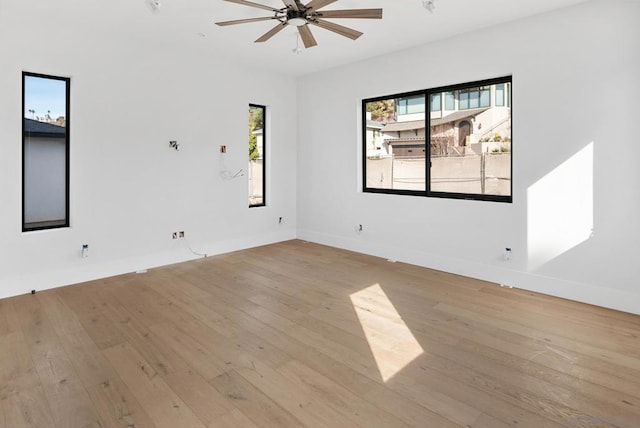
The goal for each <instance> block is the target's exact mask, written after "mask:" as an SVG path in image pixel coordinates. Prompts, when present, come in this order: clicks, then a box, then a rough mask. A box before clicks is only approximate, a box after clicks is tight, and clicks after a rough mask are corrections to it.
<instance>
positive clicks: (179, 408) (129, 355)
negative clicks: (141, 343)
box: [102, 342, 204, 428]
mask: <svg viewBox="0 0 640 428" xmlns="http://www.w3.org/2000/svg"><path fill="white" fill-rule="evenodd" d="M102 352H103V353H104V354H105V356H106V357H107V359H108V360H109V361H110V362H111V365H112V366H113V367H114V369H115V370H116V371H117V372H118V374H119V376H120V378H121V379H122V380H123V382H124V383H125V385H126V386H127V388H128V389H129V390H130V391H131V393H132V394H133V396H134V397H135V398H136V400H138V403H140V405H141V406H142V408H143V409H144V410H145V412H146V413H147V414H148V415H149V417H150V418H151V419H152V420H153V422H154V423H155V424H156V426H157V427H167V428H173V427H178V426H188V427H193V428H199V427H200V428H201V427H204V424H203V423H202V422H201V421H200V420H199V419H198V418H197V417H196V416H195V415H194V413H193V412H192V411H191V409H189V407H188V406H187V405H186V404H185V403H184V401H182V400H181V399H180V397H178V395H177V394H176V393H175V392H174V391H173V390H172V389H171V388H170V387H169V386H168V385H167V383H166V382H165V381H164V380H163V379H162V378H161V377H160V376H158V373H157V372H156V371H155V370H154V369H153V367H152V366H151V365H150V364H149V363H148V362H147V361H145V360H144V359H143V358H142V356H141V355H140V354H139V353H138V352H137V351H136V350H135V349H134V348H133V347H132V346H131V345H129V344H128V343H126V342H125V343H122V344H120V345H116V346H113V347H111V348H107V349H104V350H103V351H102Z"/></svg>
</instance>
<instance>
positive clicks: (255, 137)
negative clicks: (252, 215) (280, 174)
mask: <svg viewBox="0 0 640 428" xmlns="http://www.w3.org/2000/svg"><path fill="white" fill-rule="evenodd" d="M265 110H266V107H264V106H260V105H255V104H249V174H248V175H249V207H262V206H264V205H265V203H266V200H265V182H266V179H265V177H266V171H265V169H266V164H265V147H266V141H267V140H266V126H265V117H266V115H265Z"/></svg>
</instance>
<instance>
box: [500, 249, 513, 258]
mask: <svg viewBox="0 0 640 428" xmlns="http://www.w3.org/2000/svg"><path fill="white" fill-rule="evenodd" d="M502 258H503V259H504V261H507V260H511V248H510V247H507V248H505V249H504V253H503V254H502Z"/></svg>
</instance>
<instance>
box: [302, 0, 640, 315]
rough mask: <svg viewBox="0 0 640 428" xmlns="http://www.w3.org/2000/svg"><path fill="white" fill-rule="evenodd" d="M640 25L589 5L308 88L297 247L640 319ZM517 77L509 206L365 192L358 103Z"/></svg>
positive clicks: (627, 8)
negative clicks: (303, 244) (371, 258)
mask: <svg viewBox="0 0 640 428" xmlns="http://www.w3.org/2000/svg"><path fill="white" fill-rule="evenodd" d="M639 17H640V3H638V2H629V1H594V2H589V3H584V4H582V5H579V6H576V7H572V8H568V9H563V10H560V11H556V12H553V13H550V14H545V15H539V16H536V17H532V18H528V19H525V20H522V21H519V22H515V23H512V24H507V25H501V26H499V27H493V28H490V29H487V30H483V31H479V32H474V33H472V34H466V35H461V36H458V37H455V38H452V39H448V40H444V41H441V42H437V43H431V44H428V45H424V46H422V47H418V48H413V49H409V50H406V51H402V52H398V53H396V54H394V55H389V56H385V57H381V58H376V59H372V60H368V61H364V62H360V63H356V64H352V65H349V66H345V67H342V68H338V69H334V70H331V71H329V72H323V73H318V74H314V75H309V76H306V77H304V78H301V79H299V81H298V94H299V95H298V118H299V127H298V139H299V146H298V222H299V223H298V225H299V229H298V236H299V237H300V238H302V239H307V240H311V241H316V242H321V243H325V244H329V245H334V246H338V247H343V248H348V249H353V250H356V251H361V252H365V253H370V254H375V255H379V256H382V257H387V258H390V259H397V260H402V261H407V262H411V263H416V264H419V265H423V266H428V267H433V268H436V269H442V270H445V271H450V272H455V273H460V274H463V275H468V276H471V277H476V278H481V279H486V280H490V281H494V282H498V283H505V284H509V285H513V286H516V287H520V288H525V289H530V290H536V291H540V292H543V293H548V294H552V295H556V296H561V297H565V298H570V299H575V300H579V301H583V302H589V303H595V304H598V305H602V306H607V307H612V308H617V309H621V310H625V311H629V312H635V313H640V288H638V281H639V280H638V278H639V277H640V267H639V266H640V265H639V263H638V250H637V245H638V242H639V241H640V221H638V214H639V213H640V191H639V190H638V185H639V183H640V172H639V171H640V168H639V167H638V163H639V162H640V143H639V139H638V127H637V122H638V117H640V103H639V102H638V99H639V98H640V79H639V78H638V76H639V75H640V26H638V25H637V23H638V18H639ZM508 74H511V75H513V156H514V159H513V185H514V187H513V189H514V195H513V203H512V204H501V203H491V202H478V201H464V200H447V199H435V198H433V199H432V198H421V197H411V196H397V195H382V194H363V193H362V192H361V191H360V189H361V172H362V171H361V157H360V156H361V130H360V129H359V124H360V111H359V110H360V101H361V100H362V99H363V98H367V97H374V96H381V95H389V94H394V93H400V92H404V91H411V90H416V89H423V88H428V87H437V86H442V85H447V84H455V83H463V82H467V81H474V80H479V79H485V78H491V77H498V76H503V75H508ZM318 118H322V120H318ZM327 153H340V154H342V156H336V157H332V158H331V159H330V160H329V162H330V164H331V168H330V169H326V168H325V167H324V166H325V165H326V164H327V159H326V157H327V155H326V154H327ZM356 224H363V226H364V232H363V233H361V234H357V233H356V232H355V228H354V226H355V225H356ZM592 229H593V230H592ZM505 247H511V248H512V249H513V257H512V260H511V261H508V262H506V261H503V260H502V259H501V256H502V251H503V249H504V248H505Z"/></svg>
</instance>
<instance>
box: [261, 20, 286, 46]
mask: <svg viewBox="0 0 640 428" xmlns="http://www.w3.org/2000/svg"><path fill="white" fill-rule="evenodd" d="M286 26H287V23H286V22H281V23H280V24H278V25H276V26H275V27H273V28H272V29H271V30H269V31H267V32H266V33H264V34H263V35H262V36H260V38H259V39H257V40H256V41H255V42H256V43H262V42H266V41H267V40H269V39H270V38H272V37H273V36H275V35H276V34H278V33H279V32H280V31H282V30H284V28H285V27H286Z"/></svg>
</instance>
